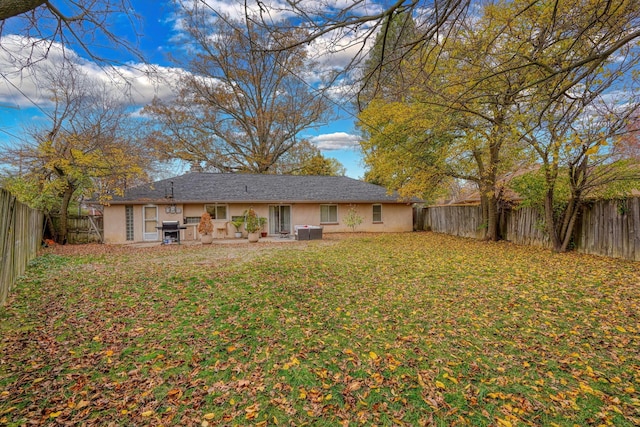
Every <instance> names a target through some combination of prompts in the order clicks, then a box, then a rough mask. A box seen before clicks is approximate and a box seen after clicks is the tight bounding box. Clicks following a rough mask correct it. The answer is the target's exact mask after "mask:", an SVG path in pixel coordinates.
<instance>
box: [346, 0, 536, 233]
mask: <svg viewBox="0 0 640 427" xmlns="http://www.w3.org/2000/svg"><path fill="white" fill-rule="evenodd" d="M508 11H509V10H508V8H498V7H496V8H492V7H486V8H484V9H482V10H481V11H480V13H479V16H476V17H474V19H473V20H472V21H459V22H457V23H455V25H452V26H451V27H450V28H449V29H448V34H449V35H450V37H448V38H446V39H443V40H434V41H433V42H432V43H431V45H430V46H428V47H426V51H425V52H424V53H423V54H422V55H421V56H418V55H413V56H412V58H414V59H413V60H411V58H408V61H405V62H404V64H403V67H404V68H405V73H406V74H413V76H414V77H413V78H412V80H413V82H414V85H413V87H412V88H411V90H410V91H409V92H408V94H407V96H406V97H405V98H404V99H403V100H402V101H401V102H395V103H388V102H386V101H385V100H382V101H381V102H374V103H371V104H370V106H369V107H368V110H370V111H367V110H365V111H364V112H363V114H361V115H360V116H359V117H360V118H361V122H362V124H364V125H365V127H367V134H368V135H369V138H368V140H369V142H364V146H363V148H364V151H365V153H366V157H365V161H366V162H367V163H368V164H370V165H371V166H373V167H375V168H376V169H377V170H376V172H375V174H376V175H377V176H378V177H379V178H383V179H385V180H386V181H387V182H388V183H389V184H391V188H393V189H396V190H398V191H399V192H400V193H401V194H404V195H405V196H411V195H420V194H415V193H418V192H420V189H421V187H423V188H425V189H430V190H431V191H430V193H429V194H428V196H430V197H429V198H430V199H433V197H434V196H436V195H439V194H438V192H437V189H438V187H440V188H441V187H442V186H443V185H446V186H449V184H450V183H451V179H464V180H469V181H473V182H474V183H475V184H476V185H477V187H478V189H479V192H480V198H481V205H482V212H483V219H484V224H485V225H486V238H487V239H489V240H497V239H498V238H499V228H498V208H499V205H498V203H499V198H500V193H499V188H498V185H497V183H498V178H499V176H500V175H501V174H503V173H505V172H507V171H509V170H510V168H511V167H513V166H514V165H515V164H519V163H520V162H521V161H522V159H523V157H522V156H521V154H522V145H521V144H518V141H519V137H518V135H517V134H516V130H515V129H514V127H513V126H514V116H515V113H516V106H517V105H518V103H519V102H521V101H522V99H523V96H524V87H525V85H526V84H527V75H526V74H525V73H524V72H522V71H521V70H518V69H512V70H503V67H507V68H511V65H510V64H509V63H508V60H509V59H510V56H511V55H512V53H511V52H510V51H508V50H506V49H505V46H506V45H507V40H505V39H504V37H502V36H501V35H499V30H501V29H502V27H503V26H504V25H506V23H507V22H508V20H509V19H510V14H509V13H507V12H508ZM496 39H500V41H499V42H497V41H496ZM435 50H437V51H439V52H440V55H439V56H435V55H432V54H431V52H433V51H435ZM505 64H506V65H505ZM380 118H382V122H381V121H380V120H379V119H380ZM381 154H382V155H381ZM385 177H387V178H385ZM424 191H425V190H423V194H421V195H422V196H423V197H424V195H425V194H424ZM412 193H413V194H412Z"/></svg>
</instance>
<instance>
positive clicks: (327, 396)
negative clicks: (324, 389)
mask: <svg viewBox="0 0 640 427" xmlns="http://www.w3.org/2000/svg"><path fill="white" fill-rule="evenodd" d="M332 397H333V396H331V394H327V395H326V396H325V397H324V400H331V398H332Z"/></svg>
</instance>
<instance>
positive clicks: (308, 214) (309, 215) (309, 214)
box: [104, 203, 413, 244]
mask: <svg viewBox="0 0 640 427" xmlns="http://www.w3.org/2000/svg"><path fill="white" fill-rule="evenodd" d="M273 205H274V204H248V203H244V204H227V219H226V220H215V221H214V225H216V224H217V225H221V226H222V227H224V229H223V228H222V227H217V230H216V232H215V233H214V237H231V236H233V233H234V232H235V228H234V227H233V225H232V224H231V223H230V222H231V218H232V217H233V216H239V215H242V214H243V213H244V212H245V210H247V209H248V208H249V207H253V208H254V209H255V210H256V212H257V214H258V216H262V217H266V218H268V217H269V206H273ZM282 205H287V206H290V207H291V226H292V230H290V231H291V232H293V227H294V226H295V225H320V226H322V227H323V229H324V230H323V232H324V233H337V232H349V231H351V228H350V227H349V226H347V225H346V224H345V216H346V215H347V213H348V211H349V209H350V207H351V206H355V208H356V211H357V213H358V215H360V216H361V217H362V219H363V221H362V224H360V225H359V226H357V227H356V231H360V232H405V231H412V230H413V211H412V207H411V206H410V205H406V204H392V203H385V204H381V206H382V207H381V209H382V221H381V222H375V223H374V221H373V205H374V204H373V203H361V204H356V205H351V204H335V205H336V206H337V215H338V221H337V223H327V224H323V223H321V222H320V209H321V208H320V204H317V203H282ZM144 206H156V207H157V209H158V210H157V212H158V221H157V225H158V226H160V225H162V221H168V220H169V221H180V224H183V223H184V219H185V218H186V217H199V216H200V215H201V214H202V213H203V212H204V206H205V204H204V203H197V204H187V205H182V204H177V205H175V211H172V210H171V209H170V206H171V205H166V204H158V205H133V231H134V240H133V241H135V242H142V241H144V220H143V207H144ZM265 230H269V224H267V225H266V226H265ZM147 237H149V236H147ZM161 239H162V236H161V233H160V232H159V231H158V233H157V238H156V239H154V240H156V241H160V240H161ZM180 239H181V240H183V241H189V240H199V239H200V236H199V235H198V232H197V224H193V225H187V229H186V230H182V231H181V233H180ZM104 241H105V243H113V244H118V243H127V240H126V215H125V206H124V205H114V206H105V208H104Z"/></svg>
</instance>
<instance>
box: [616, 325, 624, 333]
mask: <svg viewBox="0 0 640 427" xmlns="http://www.w3.org/2000/svg"><path fill="white" fill-rule="evenodd" d="M616 329H617V330H618V332H622V333H625V332H627V330H626V329H625V328H623V327H622V326H616Z"/></svg>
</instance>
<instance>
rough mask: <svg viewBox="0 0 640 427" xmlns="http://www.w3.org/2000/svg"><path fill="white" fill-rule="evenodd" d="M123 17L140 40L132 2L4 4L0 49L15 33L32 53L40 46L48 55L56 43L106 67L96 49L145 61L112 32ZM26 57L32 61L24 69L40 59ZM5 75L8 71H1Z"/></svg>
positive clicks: (3, 0) (19, 0)
mask: <svg viewBox="0 0 640 427" xmlns="http://www.w3.org/2000/svg"><path fill="white" fill-rule="evenodd" d="M123 17H126V18H127V19H128V21H129V24H130V27H131V29H132V36H133V37H136V36H137V33H138V30H137V27H138V23H139V22H138V21H139V17H138V16H137V15H136V14H135V12H134V9H133V7H132V5H131V2H130V1H129V0H100V1H96V0H47V1H44V0H0V48H2V35H3V33H5V32H11V33H14V34H20V35H21V36H22V37H23V38H24V39H25V40H28V42H29V44H30V45H31V48H29V46H28V45H27V46H25V47H24V49H31V50H32V51H33V50H34V49H35V47H36V46H40V47H41V48H42V50H44V51H46V50H48V49H47V47H46V46H48V47H49V48H50V47H51V46H53V44H54V43H60V44H61V45H63V46H65V47H69V46H72V45H75V46H79V47H80V49H81V50H83V51H84V52H85V53H86V54H87V55H88V56H89V57H91V58H92V59H93V60H95V61H98V62H100V63H105V62H106V60H105V59H104V58H103V57H102V56H101V55H100V54H98V53H97V51H96V49H95V47H96V45H100V46H111V48H113V49H114V50H126V51H128V52H130V53H132V54H133V55H134V56H136V57H137V58H140V59H141V55H140V54H139V53H138V51H137V50H136V48H135V47H134V45H133V44H132V43H131V40H128V39H127V37H124V36H123V34H121V33H116V32H115V30H113V29H112V27H113V26H114V24H115V22H120V23H121V22H122V18H123ZM116 18H118V19H116ZM120 29H121V28H120ZM43 46H45V47H43ZM24 56H25V57H27V58H29V59H27V61H26V62H25V63H24V64H22V65H23V66H29V65H31V64H32V63H33V61H36V60H38V59H39V58H33V57H31V55H24ZM2 75H4V71H0V76H2Z"/></svg>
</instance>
